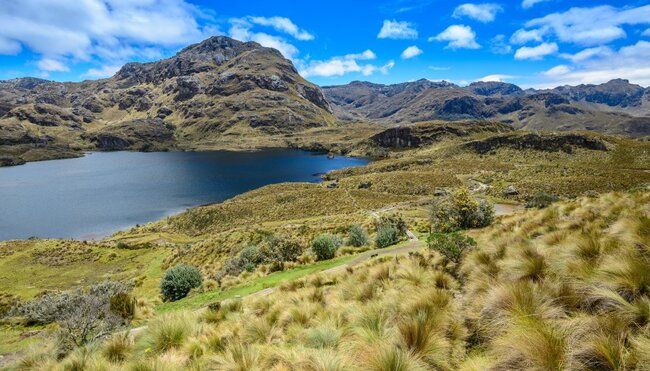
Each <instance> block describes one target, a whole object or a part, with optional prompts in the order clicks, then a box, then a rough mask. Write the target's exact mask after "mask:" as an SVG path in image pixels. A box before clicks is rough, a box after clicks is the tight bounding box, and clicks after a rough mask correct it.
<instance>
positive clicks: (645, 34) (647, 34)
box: [641, 28, 650, 37]
mask: <svg viewBox="0 0 650 371" xmlns="http://www.w3.org/2000/svg"><path fill="white" fill-rule="evenodd" d="M641 36H648V37H650V28H648V29H647V30H645V31H643V32H642V33H641Z"/></svg>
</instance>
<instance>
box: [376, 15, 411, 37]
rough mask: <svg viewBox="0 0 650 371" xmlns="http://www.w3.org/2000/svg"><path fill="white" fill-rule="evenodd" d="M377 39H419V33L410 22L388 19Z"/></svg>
mask: <svg viewBox="0 0 650 371" xmlns="http://www.w3.org/2000/svg"><path fill="white" fill-rule="evenodd" d="M377 37H378V38H380V39H417V38H418V31H417V30H416V29H415V26H414V25H413V24H412V23H410V22H404V21H397V20H392V21H391V20H388V19H386V20H384V24H383V26H382V27H381V30H379V34H378V35H377Z"/></svg>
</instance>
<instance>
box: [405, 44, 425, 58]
mask: <svg viewBox="0 0 650 371" xmlns="http://www.w3.org/2000/svg"><path fill="white" fill-rule="evenodd" d="M422 53H424V52H423V51H422V49H420V48H418V47H417V46H415V45H413V46H409V47H408V48H406V49H404V51H403V52H402V59H411V58H413V57H417V56H418V55H420V54H422Z"/></svg>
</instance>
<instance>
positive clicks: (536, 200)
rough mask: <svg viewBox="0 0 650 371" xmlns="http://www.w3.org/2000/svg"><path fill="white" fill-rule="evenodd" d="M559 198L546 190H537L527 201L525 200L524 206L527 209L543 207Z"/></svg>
mask: <svg viewBox="0 0 650 371" xmlns="http://www.w3.org/2000/svg"><path fill="white" fill-rule="evenodd" d="M559 200H560V198H559V197H557V196H554V195H552V194H549V193H546V192H537V193H535V194H534V195H533V197H531V199H530V200H528V202H526V207H527V208H529V209H530V208H538V209H543V208H545V207H548V206H549V205H551V204H552V203H554V202H557V201H559Z"/></svg>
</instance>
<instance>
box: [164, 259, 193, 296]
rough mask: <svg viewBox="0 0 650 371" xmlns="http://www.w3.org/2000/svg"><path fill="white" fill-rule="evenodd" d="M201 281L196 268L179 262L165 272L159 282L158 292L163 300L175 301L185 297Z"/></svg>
mask: <svg viewBox="0 0 650 371" xmlns="http://www.w3.org/2000/svg"><path fill="white" fill-rule="evenodd" d="M202 281H203V279H202V277H201V273H200V272H199V270H198V269H196V268H195V267H192V266H190V265H186V264H179V265H176V266H174V267H172V268H169V269H168V270H167V271H166V272H165V276H164V277H163V278H162V280H161V282H160V292H161V294H162V296H163V299H164V300H165V301H176V300H179V299H182V298H184V297H186V296H187V294H188V293H189V292H190V290H192V289H194V288H197V287H199V286H201V283H202Z"/></svg>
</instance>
